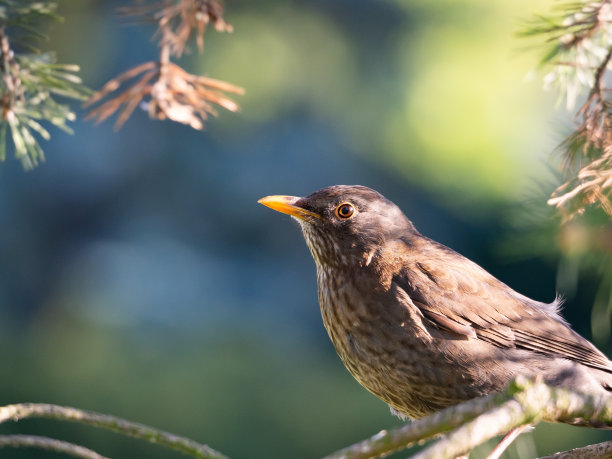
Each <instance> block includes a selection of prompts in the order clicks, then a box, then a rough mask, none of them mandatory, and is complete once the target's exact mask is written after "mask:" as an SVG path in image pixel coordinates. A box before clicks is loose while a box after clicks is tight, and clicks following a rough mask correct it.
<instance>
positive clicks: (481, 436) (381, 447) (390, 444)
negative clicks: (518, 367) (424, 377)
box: [326, 377, 612, 459]
mask: <svg viewBox="0 0 612 459" xmlns="http://www.w3.org/2000/svg"><path fill="white" fill-rule="evenodd" d="M540 421H547V422H566V423H570V424H579V425H587V426H590V427H608V428H611V427H612V397H610V396H608V397H606V396H605V395H599V394H598V395H591V394H583V393H580V392H577V391H572V390H569V389H563V388H558V387H550V386H547V385H546V384H544V383H542V382H533V381H529V380H527V379H526V378H524V377H519V378H517V379H516V380H515V381H514V382H513V383H511V384H510V386H509V387H508V389H506V390H505V391H504V392H500V393H498V394H494V395H489V396H486V397H482V398H478V399H474V400H470V401H467V402H464V403H461V404H459V405H456V406H452V407H449V408H446V409H445V410H442V411H440V412H438V413H435V414H433V415H431V416H428V417H426V418H423V419H420V420H418V421H415V422H413V423H410V424H407V425H405V426H401V427H398V428H396V429H391V430H389V431H384V430H383V431H382V432H380V433H379V434H377V435H374V436H373V437H371V438H369V439H368V440H365V441H363V442H360V443H356V444H354V445H351V446H349V447H347V448H344V449H342V450H339V451H337V452H336V453H334V454H332V455H330V456H328V457H327V458H326V459H332V458H333V459H339V458H351V459H352V458H369V457H381V456H384V455H387V454H389V453H391V452H394V451H397V450H400V449H403V448H407V447H409V446H412V445H413V444H415V443H416V442H419V441H423V440H427V439H430V438H432V437H434V436H435V435H436V434H439V433H443V432H448V431H451V430H452V429H455V430H454V431H452V432H451V433H450V434H449V435H448V436H446V437H443V438H442V439H440V440H438V441H437V442H435V443H434V444H432V445H430V446H429V447H428V448H426V449H425V450H423V451H421V452H420V453H419V454H418V455H416V456H415V457H417V458H419V459H424V458H440V457H455V456H458V455H460V454H463V453H465V452H466V451H468V450H470V449H472V448H474V447H475V446H477V445H479V444H481V443H483V442H485V441H487V440H489V439H491V438H493V437H495V436H497V435H500V434H503V433H505V432H507V431H509V430H511V429H512V428H514V427H518V426H522V425H525V424H536V423H538V422H540Z"/></svg>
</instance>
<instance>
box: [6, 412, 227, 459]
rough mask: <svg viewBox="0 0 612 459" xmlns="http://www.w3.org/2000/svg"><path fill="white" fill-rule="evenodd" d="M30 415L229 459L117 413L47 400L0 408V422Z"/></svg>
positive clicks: (195, 443) (192, 454)
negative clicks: (123, 417) (79, 424)
mask: <svg viewBox="0 0 612 459" xmlns="http://www.w3.org/2000/svg"><path fill="white" fill-rule="evenodd" d="M27 418H49V419H58V420H62V421H72V422H79V423H81V424H88V425H91V426H94V427H100V428H103V429H108V430H112V431H114V432H117V433H120V434H123V435H128V436H130V437H134V438H139V439H142V440H146V441H148V442H150V443H154V444H157V445H161V446H165V447H167V448H170V449H173V450H175V451H179V452H181V453H184V454H188V455H191V456H193V457H198V458H209V459H227V457H226V456H225V455H223V454H221V453H219V452H217V451H215V450H214V449H212V448H210V447H209V446H207V445H203V444H201V443H197V442H195V441H193V440H190V439H188V438H185V437H180V436H178V435H174V434H171V433H168V432H164V431H163V430H159V429H155V428H153V427H149V426H147V425H144V424H139V423H136V422H130V421H126V420H125V419H121V418H117V417H115V416H109V415H106V414H100V413H95V412H93V411H85V410H80V409H78V408H71V407H66V406H58V405H51V404H47V403H20V404H15V405H6V406H2V407H0V424H1V423H3V422H6V421H20V420H22V419H27Z"/></svg>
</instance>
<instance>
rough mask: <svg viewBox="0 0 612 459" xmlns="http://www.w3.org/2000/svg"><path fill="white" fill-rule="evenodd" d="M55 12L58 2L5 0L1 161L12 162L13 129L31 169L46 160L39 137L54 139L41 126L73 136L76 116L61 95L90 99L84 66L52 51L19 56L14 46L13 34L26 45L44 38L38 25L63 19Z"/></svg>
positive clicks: (0, 11)
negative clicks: (82, 76) (8, 158)
mask: <svg viewBox="0 0 612 459" xmlns="http://www.w3.org/2000/svg"><path fill="white" fill-rule="evenodd" d="M54 11H55V3H52V2H33V1H20V2H16V1H10V0H2V1H0V110H1V114H0V161H3V160H4V159H5V158H6V149H7V147H6V140H7V139H6V138H7V130H8V131H9V133H10V137H11V139H12V141H13V146H14V150H15V157H17V158H18V159H20V160H21V162H22V164H23V166H24V168H26V169H31V168H32V167H34V166H36V165H37V164H38V163H39V162H40V161H44V159H45V156H44V153H43V150H42V148H41V147H40V144H39V142H38V140H37V138H36V137H37V136H40V137H42V138H43V139H45V140H49V138H50V133H49V132H48V131H47V129H46V128H44V127H43V126H42V125H41V122H48V123H51V124H53V125H55V126H56V127H59V128H60V129H62V130H64V131H67V132H71V129H70V128H69V126H68V122H70V121H73V120H74V119H75V115H74V113H73V112H72V111H71V109H70V107H68V106H67V105H64V104H60V103H58V102H57V101H56V100H55V97H56V96H60V97H65V98H69V99H80V100H83V99H85V98H87V97H88V96H89V91H88V90H87V88H85V87H84V86H83V85H82V84H81V80H80V78H79V77H77V76H76V75H75V74H74V72H78V70H79V68H78V66H75V65H59V64H56V63H55V57H54V56H53V54H51V53H46V54H45V53H39V54H18V53H16V52H15V51H14V49H13V47H12V35H10V34H9V30H11V33H13V34H17V36H18V41H21V42H24V41H25V42H28V40H29V39H33V40H35V39H39V38H41V37H43V35H42V34H41V33H40V32H38V29H37V27H36V26H37V25H39V22H40V20H41V18H43V19H48V18H53V19H57V16H55V14H54ZM16 31H21V34H19V33H18V32H16ZM23 45H24V43H22V46H23ZM26 46H27V47H30V48H31V46H29V45H28V44H27V43H26Z"/></svg>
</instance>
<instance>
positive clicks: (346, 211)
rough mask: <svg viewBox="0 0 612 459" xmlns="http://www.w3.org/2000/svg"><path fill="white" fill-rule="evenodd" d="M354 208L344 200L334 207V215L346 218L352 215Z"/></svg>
mask: <svg viewBox="0 0 612 459" xmlns="http://www.w3.org/2000/svg"><path fill="white" fill-rule="evenodd" d="M354 213H355V208H354V207H353V205H352V204H350V203H348V202H345V203H342V204H340V205H339V206H338V207H336V217H338V218H340V219H342V220H347V219H349V218H351V217H352V216H353V214H354Z"/></svg>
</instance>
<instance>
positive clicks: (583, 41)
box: [522, 0, 612, 220]
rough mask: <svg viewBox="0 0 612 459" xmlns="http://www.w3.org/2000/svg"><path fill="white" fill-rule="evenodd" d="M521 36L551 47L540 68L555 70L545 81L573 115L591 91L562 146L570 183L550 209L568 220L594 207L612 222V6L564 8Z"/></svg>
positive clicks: (554, 197) (578, 4) (552, 199)
mask: <svg viewBox="0 0 612 459" xmlns="http://www.w3.org/2000/svg"><path fill="white" fill-rule="evenodd" d="M522 35H524V36H535V37H537V38H540V39H543V40H544V42H545V43H546V48H547V49H546V51H545V54H544V57H543V58H542V60H541V64H542V65H552V71H551V72H550V73H548V74H547V75H546V76H545V77H544V81H545V84H546V85H547V86H552V87H555V88H556V89H557V90H558V91H559V94H560V97H561V98H564V99H566V101H567V102H566V103H567V108H568V110H572V109H573V107H574V106H575V104H576V101H577V100H578V97H579V96H580V94H581V93H584V92H588V96H587V100H586V102H585V103H584V104H583V106H582V108H580V110H578V112H577V114H576V118H577V121H578V123H577V126H576V129H575V131H574V133H572V134H571V135H570V136H569V137H568V139H567V140H566V141H565V142H564V143H563V144H562V145H561V149H562V151H563V156H564V161H563V168H564V171H565V174H566V177H567V180H566V182H565V183H564V184H562V185H561V186H559V187H558V188H557V189H556V190H555V191H554V192H553V193H552V195H551V197H550V199H549V200H548V204H549V205H551V206H555V207H557V208H558V209H559V210H560V211H561V212H562V214H563V215H564V216H565V218H566V220H567V219H571V218H573V217H574V216H575V215H577V214H581V213H584V211H585V210H586V208H587V207H588V206H590V205H593V204H594V205H598V206H599V207H601V208H602V209H603V210H604V211H605V212H606V213H607V214H608V215H609V216H610V217H612V110H611V109H612V98H611V97H612V96H611V92H610V89H611V88H610V87H609V86H608V83H607V78H606V77H607V75H608V68H609V66H610V61H611V59H612V5H611V1H610V0H601V1H595V2H592V1H579V2H573V3H568V4H565V5H562V6H561V7H560V8H558V9H557V11H556V12H555V13H554V14H551V15H550V16H548V17H546V16H539V17H537V18H536V19H535V20H533V21H531V23H529V24H527V26H526V27H525V29H524V30H523V32H522Z"/></svg>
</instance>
